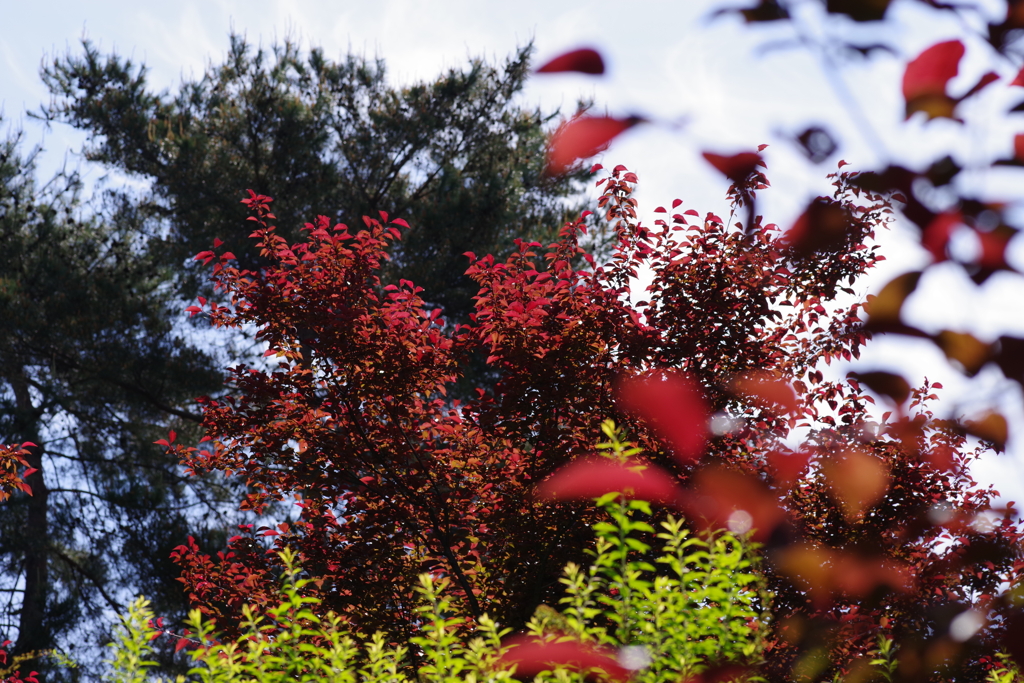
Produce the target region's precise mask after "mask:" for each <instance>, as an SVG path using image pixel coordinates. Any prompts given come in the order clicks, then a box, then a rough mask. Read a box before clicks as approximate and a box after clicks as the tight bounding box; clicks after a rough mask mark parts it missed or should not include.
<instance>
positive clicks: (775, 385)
mask: <svg viewBox="0 0 1024 683" xmlns="http://www.w3.org/2000/svg"><path fill="white" fill-rule="evenodd" d="M730 389H731V390H732V392H733V393H734V394H738V395H740V396H745V397H747V398H748V399H750V400H751V402H752V403H753V404H754V405H757V406H760V407H761V408H764V409H765V410H768V411H769V412H771V413H772V414H775V415H778V414H779V408H780V407H781V408H782V410H783V411H784V412H786V413H790V414H794V413H796V411H797V408H798V406H799V403H798V401H797V397H796V392H795V391H793V387H792V386H791V385H790V384H789V382H786V381H785V380H782V379H779V378H778V377H773V376H771V375H770V374H767V373H761V372H748V373H744V374H743V375H741V376H739V377H737V378H736V379H734V380H733V381H732V383H731V385H730Z"/></svg>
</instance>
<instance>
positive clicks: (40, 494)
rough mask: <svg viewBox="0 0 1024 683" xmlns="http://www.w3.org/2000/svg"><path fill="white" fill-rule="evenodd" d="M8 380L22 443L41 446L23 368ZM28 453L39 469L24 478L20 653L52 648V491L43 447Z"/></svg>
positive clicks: (31, 465) (36, 415) (32, 449)
mask: <svg viewBox="0 0 1024 683" xmlns="http://www.w3.org/2000/svg"><path fill="white" fill-rule="evenodd" d="M8 381H9V382H10V384H11V389H12V390H13V392H14V400H15V403H16V409H17V420H16V423H15V429H16V430H17V436H18V438H19V439H21V441H23V442H24V441H31V442H33V443H36V444H38V443H39V425H38V421H39V411H38V410H37V409H36V407H35V406H33V405H32V396H31V394H30V392H29V386H28V378H27V377H26V376H25V370H24V368H22V367H16V368H14V370H13V371H12V372H10V374H9V375H8ZM28 450H29V454H28V456H27V457H26V461H27V462H28V466H29V467H34V468H35V469H36V472H34V473H32V474H30V475H29V476H28V477H27V478H26V479H25V483H27V484H28V485H29V486H30V487H31V488H32V496H31V497H30V498H29V499H28V516H27V518H26V520H25V527H24V529H23V534H24V538H25V546H24V548H25V559H24V565H23V566H24V571H25V593H24V597H23V598H22V603H21V616H20V619H19V621H18V642H17V644H16V645H15V652H17V653H19V654H25V653H28V652H32V651H33V650H43V649H46V648H49V647H51V646H52V645H53V642H52V641H53V638H52V634H50V633H48V632H47V629H46V627H45V623H44V621H45V620H44V617H45V615H46V598H47V592H48V588H49V533H48V532H49V526H48V520H47V514H48V512H49V491H48V490H47V488H46V482H45V480H44V479H43V448H42V446H40V445H37V446H36V447H34V448H29V449H28Z"/></svg>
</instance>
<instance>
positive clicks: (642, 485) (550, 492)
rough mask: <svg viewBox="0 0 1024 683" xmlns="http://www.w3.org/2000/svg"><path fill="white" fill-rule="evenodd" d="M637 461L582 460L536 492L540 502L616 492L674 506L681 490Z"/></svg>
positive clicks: (667, 476)
mask: <svg viewBox="0 0 1024 683" xmlns="http://www.w3.org/2000/svg"><path fill="white" fill-rule="evenodd" d="M639 466H644V465H643V464H642V463H639V462H637V461H631V462H626V463H619V462H616V461H614V460H609V459H608V458H600V457H593V458H582V459H579V460H576V461H575V462H573V463H571V464H569V465H567V466H566V467H563V468H562V469H560V470H558V471H557V472H555V473H554V474H553V475H551V476H550V477H548V479H547V480H545V481H544V482H543V483H541V484H540V486H538V487H537V488H536V489H535V490H534V495H535V496H536V497H537V498H539V499H541V500H580V499H586V498H599V497H601V496H603V495H604V494H606V493H611V492H612V491H618V492H620V493H623V494H625V495H626V496H627V497H628V498H639V499H640V500H646V501H649V502H652V503H673V502H675V501H677V500H678V499H679V497H680V495H681V493H682V489H681V488H680V487H679V485H678V484H677V483H676V481H675V479H674V478H673V477H672V475H670V474H669V473H668V472H666V471H665V470H663V469H661V468H658V467H654V466H653V465H646V466H644V467H645V469H644V470H643V471H638V469H637V468H638V467H639Z"/></svg>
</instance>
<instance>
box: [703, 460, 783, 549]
mask: <svg viewBox="0 0 1024 683" xmlns="http://www.w3.org/2000/svg"><path fill="white" fill-rule="evenodd" d="M687 504H688V506H689V507H690V510H689V512H690V515H691V516H692V517H693V518H694V520H703V523H704V525H705V526H706V528H708V529H729V531H732V532H733V533H736V534H744V533H746V532H748V531H750V530H751V529H754V530H755V532H754V535H753V539H754V540H755V541H759V542H764V541H766V540H768V538H769V537H770V536H771V534H772V532H773V531H774V530H775V528H776V527H777V526H778V525H779V524H781V523H782V522H783V521H784V520H785V518H786V513H785V512H784V511H783V510H782V508H781V507H779V501H778V497H777V496H776V494H775V493H773V492H772V491H770V490H769V489H768V487H767V486H766V485H765V483H764V482H763V481H761V480H760V479H759V478H757V477H756V476H754V475H751V474H746V473H744V472H739V471H737V470H733V469H730V468H727V467H721V466H713V467H706V468H704V469H702V470H700V471H699V472H698V473H697V474H696V475H695V477H694V497H693V498H692V499H690V500H689V501H687Z"/></svg>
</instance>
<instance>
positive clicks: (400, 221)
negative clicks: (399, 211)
mask: <svg viewBox="0 0 1024 683" xmlns="http://www.w3.org/2000/svg"><path fill="white" fill-rule="evenodd" d="M391 224H392V225H400V226H402V227H403V228H408V227H409V224H408V223H407V222H406V220H405V219H404V218H396V219H395V220H393V221H391Z"/></svg>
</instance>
